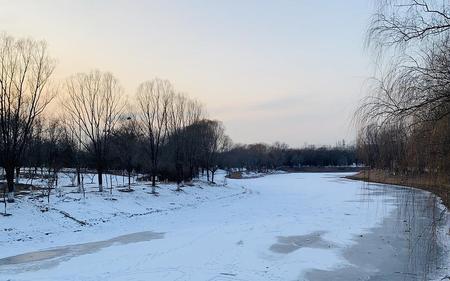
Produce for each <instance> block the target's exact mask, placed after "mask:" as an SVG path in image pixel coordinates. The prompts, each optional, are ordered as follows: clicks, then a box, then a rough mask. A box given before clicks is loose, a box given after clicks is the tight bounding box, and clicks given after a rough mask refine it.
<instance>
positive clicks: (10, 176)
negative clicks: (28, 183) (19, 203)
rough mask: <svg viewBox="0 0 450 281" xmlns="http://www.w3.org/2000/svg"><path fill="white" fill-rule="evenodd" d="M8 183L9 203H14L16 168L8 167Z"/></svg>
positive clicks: (6, 170) (6, 169)
mask: <svg viewBox="0 0 450 281" xmlns="http://www.w3.org/2000/svg"><path fill="white" fill-rule="evenodd" d="M5 172H6V183H7V185H8V199H7V201H8V203H13V202H14V190H15V188H14V167H6V168H5Z"/></svg>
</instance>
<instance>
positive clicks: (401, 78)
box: [357, 0, 450, 178]
mask: <svg viewBox="0 0 450 281" xmlns="http://www.w3.org/2000/svg"><path fill="white" fill-rule="evenodd" d="M367 42H368V47H369V49H370V50H374V51H375V52H376V55H377V63H378V66H379V70H380V73H381V74H380V75H378V77H377V78H376V79H374V83H373V84H372V85H373V86H374V87H373V89H372V91H371V94H370V95H369V96H368V97H366V98H365V99H364V101H363V103H362V105H361V106H360V108H359V109H358V112H357V119H358V121H359V122H360V123H359V124H360V128H361V129H360V133H359V137H358V148H359V152H360V155H361V157H362V158H363V159H364V161H365V162H366V163H367V164H368V165H370V166H371V167H374V168H381V169H386V170H391V171H394V172H396V173H406V174H411V173H416V174H423V173H427V174H434V175H436V176H444V177H447V178H448V175H449V172H450V149H449V148H450V4H449V2H448V1H431V0H406V1H400V0H391V1H380V3H379V7H378V10H377V12H376V13H375V15H374V16H373V20H372V22H371V26H370V28H369V32H368V40H367Z"/></svg>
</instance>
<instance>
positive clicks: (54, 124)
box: [0, 34, 230, 201]
mask: <svg viewBox="0 0 450 281" xmlns="http://www.w3.org/2000/svg"><path fill="white" fill-rule="evenodd" d="M54 69H55V60H54V59H53V58H51V57H50V55H49V53H48V49H47V47H46V44H45V42H41V41H35V40H32V39H15V38H14V37H12V36H9V35H7V34H2V35H1V36H0V91H1V92H0V139H1V141H0V164H1V166H2V167H3V169H4V171H5V179H6V182H7V189H8V200H9V201H13V200H14V189H15V186H14V184H15V176H16V177H17V178H18V176H19V175H18V174H19V172H20V167H25V166H27V167H35V170H37V169H38V168H41V169H42V168H43V167H45V168H46V171H52V173H53V174H54V175H57V172H58V171H59V170H60V169H61V168H62V167H73V168H76V171H77V174H78V180H77V182H78V184H80V181H81V180H80V173H81V170H82V169H86V168H90V169H95V170H96V172H97V175H98V183H99V191H103V175H104V173H105V171H107V170H108V169H111V168H115V169H123V170H126V171H127V172H128V174H129V175H130V174H131V173H132V171H133V170H140V171H142V172H146V173H148V174H150V176H151V181H152V186H153V189H152V191H153V192H155V186H156V181H157V178H160V179H161V178H168V179H176V180H177V182H178V183H181V182H182V181H183V180H186V179H191V178H192V177H193V176H195V175H196V174H197V173H198V171H199V169H200V168H203V169H206V170H208V171H211V172H212V173H214V171H215V170H216V169H217V155H218V153H220V152H221V151H222V150H224V149H227V147H228V145H229V144H230V141H229V139H228V137H226V135H225V133H224V127H223V126H222V124H221V123H220V122H219V121H213V120H207V119H206V113H205V109H204V107H203V105H202V104H201V103H199V102H198V101H197V100H194V99H191V98H189V97H188V96H187V95H186V94H182V93H179V92H177V91H176V90H175V89H174V87H173V86H172V84H171V83H170V82H169V81H167V80H161V79H153V80H150V81H146V82H144V83H142V84H141V85H139V87H138V89H137V91H136V94H135V96H134V97H133V99H132V101H133V102H129V101H127V100H126V98H125V95H124V91H123V88H122V87H121V85H120V83H119V80H118V79H117V78H116V77H114V75H113V74H111V73H109V72H101V71H91V72H88V73H78V74H75V75H73V76H71V77H69V78H68V79H66V80H65V81H63V82H61V83H59V84H58V85H55V84H52V83H51V75H52V73H53V71H54ZM57 94H58V96H59V100H60V102H59V103H58V102H57V101H56V102H55V103H54V105H55V104H56V105H57V106H58V109H57V110H53V112H49V111H50V110H47V112H44V110H45V109H46V108H47V106H48V105H49V104H50V102H51V101H52V100H54V99H55V97H56V95H57ZM50 113H51V114H50ZM50 116H52V117H50ZM199 155H202V157H199ZM162 160H163V161H162ZM161 163H163V164H164V167H160V166H161ZM163 168H164V169H163Z"/></svg>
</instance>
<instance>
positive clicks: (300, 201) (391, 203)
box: [0, 173, 450, 281]
mask: <svg viewBox="0 0 450 281" xmlns="http://www.w3.org/2000/svg"><path fill="white" fill-rule="evenodd" d="M342 176H343V174H319V173H316V174H307V173H304V174H278V175H270V176H266V177H261V178H254V179H242V180H228V183H227V187H218V186H214V187H211V186H207V185H204V186H201V185H200V186H199V187H201V188H195V187H190V188H191V189H192V191H191V189H188V188H186V189H185V192H184V193H185V194H181V195H180V194H176V193H174V192H172V191H171V192H168V193H164V192H162V191H161V195H160V197H158V198H153V197H151V198H150V199H151V200H150V199H149V198H148V197H147V196H151V195H148V194H147V193H144V192H141V193H139V192H134V193H132V194H118V195H117V196H116V198H115V200H114V201H112V200H110V201H109V200H104V199H105V198H97V197H95V196H91V198H90V199H88V200H90V201H88V203H86V202H84V203H83V202H82V200H81V201H77V200H73V202H72V203H70V204H71V205H70V206H71V207H70V208H72V209H70V208H69V209H68V210H69V211H70V212H71V213H75V214H76V216H77V217H78V218H80V217H81V218H83V219H84V220H86V221H87V222H91V223H90V224H89V226H84V227H82V226H74V225H72V224H71V223H67V222H64V223H63V222H59V221H58V220H62V218H56V214H55V215H54V217H52V218H51V219H50V218H45V219H44V220H43V221H42V222H41V221H40V220H42V218H41V216H45V215H46V214H47V213H42V214H39V212H32V211H29V210H28V209H27V208H29V209H30V210H32V208H33V207H32V206H28V205H27V204H30V203H26V202H28V201H26V202H23V205H22V206H23V207H21V208H19V207H17V210H16V212H18V214H14V215H13V216H11V217H8V218H0V227H1V228H2V230H4V231H3V232H0V238H1V239H0V246H1V248H0V249H1V250H0V280H84V281H87V280H389V281H395V280H441V278H444V277H445V276H446V275H450V269H449V264H450V263H449V261H450V259H449V252H448V248H449V241H450V238H449V234H450V233H449V225H450V224H449V220H448V212H447V211H445V210H444V209H443V208H442V206H440V205H439V202H438V200H437V199H436V198H435V197H434V196H432V195H430V194H429V193H427V192H423V191H418V190H415V189H409V188H400V187H393V186H387V185H379V184H365V183H361V182H357V181H351V180H347V179H343V178H342ZM193 188H195V194H194V191H193V190H194V189H193ZM197 194H198V195H197ZM201 194H203V196H204V197H202V198H200V196H201ZM204 194H207V195H204ZM126 196H128V197H126ZM130 196H134V197H133V200H131V199H129V197H130ZM188 196H191V198H190V197H188ZM125 198H126V199H125ZM192 198H195V199H196V200H192ZM24 200H25V199H24ZM55 200H56V199H55ZM96 200H98V203H96ZM100 200H101V201H100ZM126 200H128V201H126ZM157 200H160V201H159V202H166V203H167V206H174V207H173V208H162V207H161V208H160V209H152V210H153V211H148V212H147V213H145V212H141V211H140V209H139V210H137V209H138V208H141V207H142V206H143V205H145V204H148V205H149V206H154V203H155V202H157ZM66 201H68V200H66ZM66 201H64V200H61V201H60V202H56V203H55V206H56V208H59V209H61V208H62V207H64V206H66V205H68V204H69V203H65V202H66ZM19 203H20V202H19ZM64 204H66V205H64ZM102 204H103V205H105V206H108V207H109V205H111V204H116V205H115V207H114V211H111V210H110V209H106V207H105V210H104V212H105V214H106V213H108V214H109V215H108V218H107V219H104V220H106V221H103V222H99V221H98V219H97V217H98V216H100V215H101V213H102V210H103V209H102V208H103V207H101V206H103V205H102ZM106 204H109V205H106ZM158 204H163V203H158ZM161 206H162V205H161ZM83 208H85V210H86V211H84V210H83ZM95 208H97V209H95ZM94 209H95V210H94ZM128 209H133V210H134V209H136V210H137V211H135V213H133V214H132V215H127V216H125V215H123V214H124V213H126V212H128V211H129V210H128ZM149 209H151V208H149V207H146V210H149ZM13 211H14V210H13ZM21 211H22V212H23V213H20V212H21ZM28 211H29V212H31V213H30V214H29V219H24V218H23V216H26V215H27V212H28ZM138 211H139V215H138ZM48 214H50V212H49V213H48ZM99 214H100V215H99ZM127 214H128V213H127ZM83 215H85V217H83ZM14 216H15V217H18V216H22V217H21V218H20V219H17V222H14V221H13V219H14V218H13V217H14ZM33 216H36V218H35V220H33ZM90 216H91V217H90ZM94 216H97V217H95V219H94ZM27 220H28V222H27ZM32 221H34V222H32ZM94 222H95V223H94ZM15 223H16V224H17V225H15ZM33 223H35V224H33ZM22 224H23V225H22ZM40 228H42V231H40ZM52 229H54V231H50V232H51V233H50V234H47V233H48V232H49V230H52ZM6 230H8V231H6ZM14 231H16V233H18V234H21V235H22V236H23V235H25V236H26V235H29V236H30V239H28V240H27V239H23V240H20V239H19V241H17V239H15V240H14V239H13V238H14V237H15V236H14V235H12V234H11V232H14ZM33 235H35V236H33ZM2 236H3V237H2Z"/></svg>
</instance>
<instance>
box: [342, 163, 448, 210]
mask: <svg viewBox="0 0 450 281" xmlns="http://www.w3.org/2000/svg"><path fill="white" fill-rule="evenodd" d="M347 178H349V179H354V180H362V181H367V182H376V183H386V184H395V185H401V186H411V187H415V188H419V189H423V190H427V191H430V192H432V193H434V194H436V195H437V196H439V197H440V198H441V199H442V202H443V204H444V205H445V206H446V207H447V208H449V209H450V182H449V180H448V178H447V177H439V176H434V175H430V174H421V175H405V174H397V175H396V174H393V173H391V172H387V171H383V170H375V169H372V170H364V171H360V172H359V173H358V174H356V175H354V176H348V177H347Z"/></svg>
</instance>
